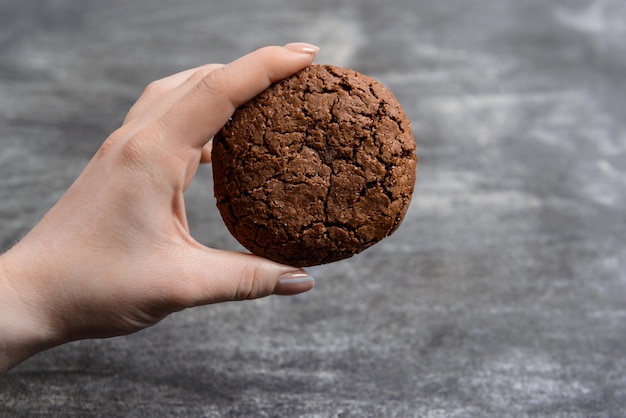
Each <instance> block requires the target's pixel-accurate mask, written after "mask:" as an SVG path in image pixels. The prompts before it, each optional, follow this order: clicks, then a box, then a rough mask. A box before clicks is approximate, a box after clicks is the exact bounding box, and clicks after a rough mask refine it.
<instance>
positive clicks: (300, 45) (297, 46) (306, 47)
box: [284, 42, 320, 54]
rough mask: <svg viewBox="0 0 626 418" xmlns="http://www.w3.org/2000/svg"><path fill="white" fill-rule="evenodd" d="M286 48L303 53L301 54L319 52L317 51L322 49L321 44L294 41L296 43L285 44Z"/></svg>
mask: <svg viewBox="0 0 626 418" xmlns="http://www.w3.org/2000/svg"><path fill="white" fill-rule="evenodd" d="M284 48H286V49H288V50H290V51H293V52H298V53H301V54H317V52H318V51H319V50H320V47H319V46H315V45H313V44H307V43H305V42H294V43H291V44H287V45H285V46H284Z"/></svg>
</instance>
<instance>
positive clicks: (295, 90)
mask: <svg viewBox="0 0 626 418" xmlns="http://www.w3.org/2000/svg"><path fill="white" fill-rule="evenodd" d="M212 152H213V155H212V160H213V179H214V182H215V197H216V199H217V207H218V208H219V211H220V213H221V215H222V218H223V219H224V222H225V223H226V226H227V227H228V229H229V231H230V232H231V233H232V234H233V236H234V237H235V238H237V240H238V241H239V242H240V243H241V244H242V245H243V246H244V247H246V248H247V249H248V250H250V251H251V252H253V253H254V254H257V255H260V256H262V257H266V258H269V259H270V260H274V261H277V262H280V263H284V264H289V265H293V266H302V267H303V266H312V265H317V264H323V263H330V262H333V261H337V260H341V259H344V258H348V257H351V256H352V255H354V254H356V253H359V252H361V251H363V250H364V249H366V248H368V247H370V246H371V245H373V244H375V243H377V242H378V241H380V240H381V239H383V238H385V237H386V236H388V235H389V234H391V233H392V232H393V231H395V230H396V229H397V228H398V226H399V225H400V222H401V221H402V219H403V218H404V215H405V213H406V211H407V209H408V207H409V202H410V200H411V195H412V193H413V186H414V183H415V170H416V166H417V156H416V155H415V141H414V140H413V135H412V133H411V125H410V122H409V120H408V119H407V117H406V116H405V114H404V112H403V110H402V108H401V106H400V104H399V103H398V102H397V100H396V99H395V97H394V96H393V95H392V94H391V93H390V92H389V91H388V90H386V89H385V88H384V87H383V86H382V85H381V84H380V83H378V82H377V81H376V80H374V79H372V78H370V77H367V76H364V75H362V74H359V73H357V72H355V71H353V70H349V69H345V68H338V67H333V66H328V65H324V66H322V65H311V66H310V67H308V68H307V69H305V70H304V71H301V72H300V73H298V74H295V75H294V76H292V77H290V78H288V79H286V80H283V81H280V82H278V83H275V84H273V85H272V86H271V87H270V88H268V89H267V90H266V91H264V92H263V93H261V94H260V95H259V96H257V97H256V98H255V99H253V100H251V101H250V102H248V103H246V104H245V105H243V106H241V107H240V108H239V109H238V110H237V111H236V112H235V114H234V115H233V117H232V119H231V120H230V122H229V123H227V124H226V126H224V127H223V128H222V130H220V132H219V133H218V134H217V135H216V136H215V138H214V139H213V151H212Z"/></svg>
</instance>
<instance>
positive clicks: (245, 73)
mask: <svg viewBox="0 0 626 418" xmlns="http://www.w3.org/2000/svg"><path fill="white" fill-rule="evenodd" d="M316 52H317V48H316V47H313V46H310V45H308V44H289V45H286V46H285V47H267V48H262V49H259V50H257V51H255V52H253V53H251V54H249V55H247V56H244V57H243V58H240V59H238V60H236V61H234V62H232V63H230V64H228V65H225V66H222V65H217V64H210V65H206V66H203V67H199V68H196V69H192V70H188V71H184V72H182V73H179V74H175V75H173V76H170V77H167V78H164V79H162V80H159V81H156V82H153V83H151V84H150V85H149V86H148V87H147V88H146V90H145V91H144V93H143V94H142V96H141V97H140V98H139V100H138V101H137V103H136V104H135V105H134V106H133V107H132V108H131V110H130V112H129V113H128V116H127V117H126V119H125V121H124V123H123V125H122V126H121V127H120V128H119V129H118V130H117V131H116V132H114V133H113V134H112V135H111V136H110V137H109V138H108V139H107V140H106V141H105V142H104V143H103V145H102V147H101V148H100V150H99V151H98V152H97V154H96V155H95V156H94V158H93V159H92V160H91V161H90V162H89V164H88V165H87V167H86V168H85V170H84V171H83V173H82V174H81V175H80V176H79V177H78V179H77V180H76V182H75V183H74V184H73V185H72V186H71V187H70V189H69V190H68V191H67V192H66V193H65V195H64V196H63V197H62V198H61V200H60V201H59V202H58V203H57V204H56V205H55V206H54V207H53V208H52V209H51V210H50V211H49V212H48V213H47V214H46V216H45V217H44V218H43V219H42V221H41V222H40V223H39V224H38V225H37V226H36V227H35V228H34V229H33V230H32V231H31V232H30V233H29V234H28V235H27V236H26V237H25V238H24V239H23V240H22V241H21V242H19V243H18V244H17V245H16V246H15V247H14V248H12V249H11V250H9V251H8V252H7V253H6V254H4V255H2V256H1V257H0V373H1V372H3V371H6V370H8V369H9V368H10V367H12V366H13V365H15V364H16V363H18V362H20V361H22V360H23V359H25V358H27V357H29V356H30V355H33V354H35V353H37V352H39V351H41V350H44V349H46V348H49V347H52V346H55V345H58V344H62V343H65V342H68V341H72V340H76V339H81V338H94V337H109V336H115V335H122V334H128V333H132V332H135V331H138V330H140V329H142V328H145V327H148V326H150V325H153V324H155V323H156V322H158V321H159V320H161V319H162V318H164V317H165V316H167V315H168V314H170V313H172V312H175V311H179V310H182V309H185V308H188V307H192V306H197V305H204V304H209V303H215V302H222V301H232V300H244V299H253V298H258V297H263V296H267V295H270V294H281V295H291V294H296V293H300V292H304V291H307V290H310V289H311V288H312V287H313V280H312V278H311V277H310V276H308V275H307V274H306V273H305V272H304V271H303V270H300V269H298V268H294V267H289V266H284V265H280V264H276V263H274V262H271V261H268V260H265V259H263V258H260V257H256V256H253V255H248V254H243V253H237V252H227V251H221V250H216V249H211V248H207V247H205V246H203V245H201V244H200V243H198V242H197V241H196V240H195V239H194V238H192V236H191V235H190V232H189V228H188V224H187V218H186V214H185V202H184V197H183V192H184V191H185V190H186V189H187V187H188V186H189V184H190V182H191V180H192V178H193V176H194V175H195V173H196V170H197V168H198V165H199V163H200V162H209V161H210V154H211V152H210V151H211V150H210V139H211V138H212V136H213V135H214V134H215V133H216V132H217V131H218V130H219V129H220V128H221V127H222V125H223V124H224V123H226V122H227V121H228V119H229V117H230V116H231V115H232V113H233V112H234V110H235V109H236V108H237V107H238V106H239V105H241V104H243V103H245V102H246V101H248V100H250V99H251V98H253V97H254V96H256V95H257V94H259V93H260V92H261V91H263V90H264V89H265V88H267V87H269V85H270V84H271V83H273V82H275V81H278V80H280V79H283V78H285V77H287V76H289V75H291V74H293V73H295V72H297V71H299V70H302V69H303V68H305V67H306V66H308V65H309V64H311V62H312V61H313V59H314V57H315V54H316Z"/></svg>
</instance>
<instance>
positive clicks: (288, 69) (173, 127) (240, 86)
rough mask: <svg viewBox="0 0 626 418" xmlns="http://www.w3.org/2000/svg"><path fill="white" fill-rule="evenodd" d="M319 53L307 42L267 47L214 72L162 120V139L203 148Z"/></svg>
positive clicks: (201, 80)
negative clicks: (250, 102) (245, 109)
mask: <svg viewBox="0 0 626 418" xmlns="http://www.w3.org/2000/svg"><path fill="white" fill-rule="evenodd" d="M318 50H319V48H317V47H315V46H313V45H309V44H304V43H295V44H288V45H285V46H284V47H277V46H273V47H265V48H261V49H258V50H256V51H254V52H252V53H250V54H248V55H246V56H244V57H242V58H239V59H237V60H235V61H233V62H231V63H230V64H227V65H225V66H223V67H221V68H217V69H215V70H214V71H212V72H210V73H209V74H207V75H206V76H204V77H203V78H201V79H200V81H199V82H198V83H197V84H196V85H195V86H194V87H193V88H191V89H190V90H189V91H188V92H187V93H186V94H185V95H184V96H182V97H181V99H180V100H178V101H177V102H176V103H175V104H173V105H172V107H171V109H170V111H169V112H167V114H166V115H165V117H164V118H162V120H161V121H160V122H159V123H160V126H159V128H160V129H161V130H162V132H163V135H162V138H164V139H166V141H168V142H170V145H174V146H175V147H180V146H181V145H182V146H190V147H193V148H202V147H203V146H204V145H205V144H206V143H207V142H208V141H209V140H210V139H211V138H212V137H213V135H215V134H216V133H217V131H218V130H219V129H220V128H221V127H222V126H223V125H224V124H225V123H226V122H227V121H228V119H229V118H230V117H231V116H232V114H233V112H234V111H235V109H236V108H237V107H238V106H240V105H242V104H243V103H245V102H247V101H248V100H250V99H252V98H253V97H255V96H256V95H258V94H259V93H261V92H262V91H263V90H265V89H266V88H268V87H269V86H270V85H271V84H272V83H274V82H276V81H279V80H282V79H283V78H286V77H288V76H290V75H292V74H295V73H296V72H298V71H300V70H302V69H304V68H305V67H307V66H308V65H310V64H311V63H312V62H313V60H314V59H315V54H316V53H317V51H318ZM172 141H173V142H172Z"/></svg>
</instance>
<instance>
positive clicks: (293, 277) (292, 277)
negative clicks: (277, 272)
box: [278, 273, 315, 286]
mask: <svg viewBox="0 0 626 418" xmlns="http://www.w3.org/2000/svg"><path fill="white" fill-rule="evenodd" d="M278 281H279V282H280V284H281V286H283V285H292V284H299V283H308V282H314V281H315V279H313V277H312V276H310V275H308V274H307V273H284V274H283V275H281V276H280V278H279V279H278Z"/></svg>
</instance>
